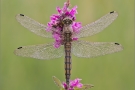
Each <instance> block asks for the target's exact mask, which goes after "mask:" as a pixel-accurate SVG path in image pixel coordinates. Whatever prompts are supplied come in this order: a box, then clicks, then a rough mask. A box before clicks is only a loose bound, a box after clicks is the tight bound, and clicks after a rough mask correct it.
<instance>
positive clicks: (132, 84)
mask: <svg viewBox="0 0 135 90" xmlns="http://www.w3.org/2000/svg"><path fill="white" fill-rule="evenodd" d="M65 1H66V0H1V8H0V9H1V15H0V16H1V19H0V21H1V24H0V25H1V26H0V28H1V31H0V39H1V40H0V46H1V47H0V90H59V89H58V88H57V86H56V85H55V84H54V82H53V80H52V76H56V77H58V78H59V79H60V80H61V81H65V76H64V57H62V58H59V59H56V60H48V61H46V60H36V59H32V58H24V57H18V56H16V55H14V53H13V51H14V49H16V48H17V47H18V46H24V45H33V44H42V43H49V42H52V41H53V40H51V39H47V38H42V37H40V36H37V35H35V34H33V33H31V32H30V31H28V30H27V29H25V28H24V27H23V26H21V25H20V24H19V23H18V22H17V21H16V19H15V16H16V14H18V13H22V14H25V15H27V16H29V17H31V18H33V19H35V20H37V21H39V22H40V23H43V24H47V22H49V21H50V16H51V15H52V14H55V13H57V11H56V9H55V8H56V6H60V7H62V6H63V3H64V2H65ZM74 5H77V6H78V9H77V10H78V14H77V20H76V21H79V22H82V24H83V25H86V24H88V23H90V22H93V21H95V20H97V19H98V18H100V17H102V16H103V15H105V14H107V13H108V12H110V11H113V10H115V11H117V12H118V13H119V16H118V18H117V19H116V20H115V21H114V22H113V23H112V24H111V25H110V26H109V27H107V28H106V29H105V30H104V31H102V32H101V33H99V34H96V35H94V36H91V37H87V38H83V40H87V41H97V42H119V43H121V44H122V45H123V47H124V50H123V51H121V52H118V53H114V54H110V55H105V56H100V57H97V58H90V59H86V58H77V57H75V56H73V57H72V61H73V63H72V64H73V66H72V75H71V79H75V78H81V79H82V81H81V82H82V83H86V84H87V83H89V84H90V83H91V84H93V85H94V88H92V89H91V90H135V73H134V64H135V63H134V0H71V7H73V6H74Z"/></svg>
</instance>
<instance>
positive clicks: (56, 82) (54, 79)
mask: <svg viewBox="0 0 135 90" xmlns="http://www.w3.org/2000/svg"><path fill="white" fill-rule="evenodd" d="M53 81H54V83H55V84H56V85H57V86H58V87H59V88H60V90H64V87H63V85H62V83H61V81H60V80H59V79H58V78H56V77H55V76H53Z"/></svg>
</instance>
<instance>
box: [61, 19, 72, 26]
mask: <svg viewBox="0 0 135 90" xmlns="http://www.w3.org/2000/svg"><path fill="white" fill-rule="evenodd" d="M63 23H64V24H66V25H70V24H72V20H70V19H64V20H63Z"/></svg>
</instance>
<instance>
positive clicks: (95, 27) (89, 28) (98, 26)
mask: <svg viewBox="0 0 135 90" xmlns="http://www.w3.org/2000/svg"><path fill="white" fill-rule="evenodd" d="M117 16H118V13H117V12H116V11H112V12H110V13H108V14H106V15H105V16H103V17H101V18H100V19H98V20H97V21H95V22H92V23H90V24H87V25H86V26H83V27H82V28H81V30H80V32H79V33H77V34H75V35H74V37H78V38H80V37H87V36H91V35H94V34H96V33H99V32H101V31H102V30H103V29H105V28H106V27H107V26H108V25H110V24H111V23H112V22H113V21H114V20H115V19H116V18H117Z"/></svg>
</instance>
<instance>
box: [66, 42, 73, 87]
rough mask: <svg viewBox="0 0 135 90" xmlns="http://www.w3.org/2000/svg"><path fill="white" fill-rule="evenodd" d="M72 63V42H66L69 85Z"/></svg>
mask: <svg viewBox="0 0 135 90" xmlns="http://www.w3.org/2000/svg"><path fill="white" fill-rule="evenodd" d="M71 64H72V62H71V43H65V77H66V83H67V85H69V80H70V75H71Z"/></svg>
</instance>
